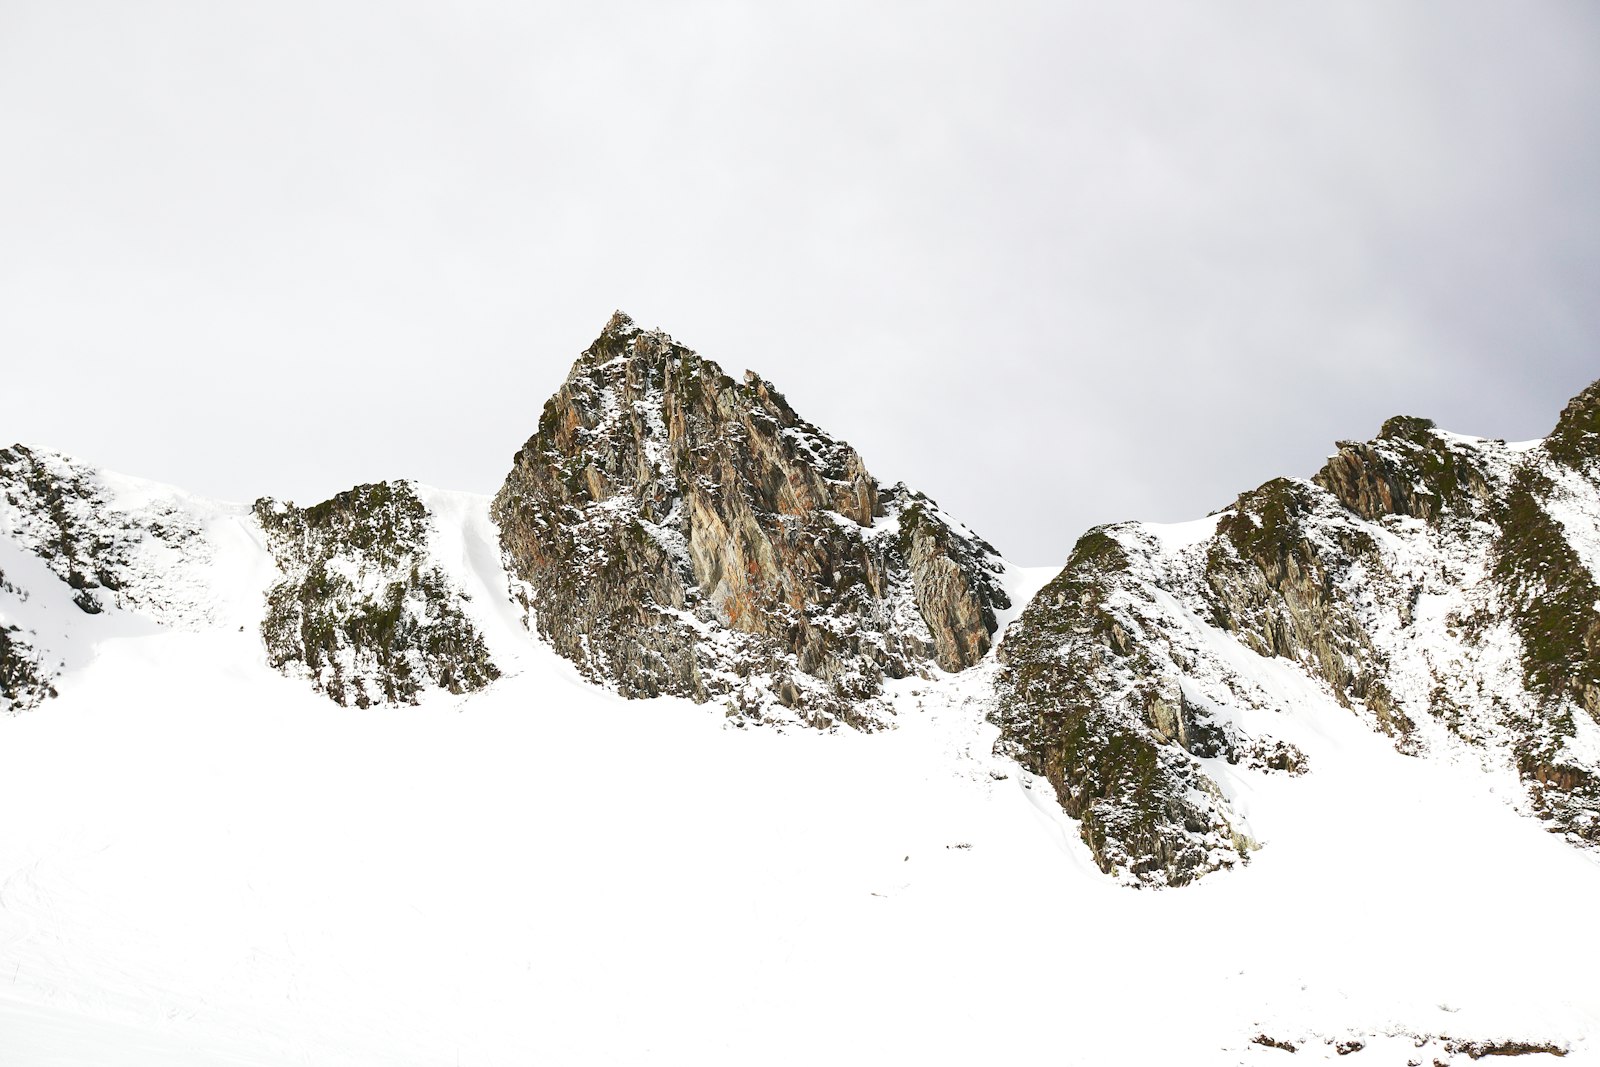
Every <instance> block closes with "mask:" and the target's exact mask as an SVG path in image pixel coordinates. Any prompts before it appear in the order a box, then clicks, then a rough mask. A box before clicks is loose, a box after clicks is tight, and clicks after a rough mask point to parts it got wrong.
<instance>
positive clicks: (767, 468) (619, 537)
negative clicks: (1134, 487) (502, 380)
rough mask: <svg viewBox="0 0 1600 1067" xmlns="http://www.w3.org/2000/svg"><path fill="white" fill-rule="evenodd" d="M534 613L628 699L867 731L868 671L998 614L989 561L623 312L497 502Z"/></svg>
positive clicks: (933, 516)
mask: <svg viewBox="0 0 1600 1067" xmlns="http://www.w3.org/2000/svg"><path fill="white" fill-rule="evenodd" d="M495 516H496V519H497V520H498V522H499V523H500V527H501V531H502V541H501V544H502V548H503V550H504V552H505V556H506V561H507V565H508V569H509V570H510V572H511V573H512V575H513V576H514V578H515V579H516V580H517V582H518V589H517V595H518V596H519V597H520V599H521V600H522V603H523V605H524V607H525V608H527V609H528V611H529V613H530V616H531V618H532V620H533V621H534V622H535V624H536V625H537V626H538V628H539V630H540V632H541V633H542V634H544V635H545V636H546V637H547V638H548V639H549V640H551V642H552V643H553V644H554V645H555V646H556V648H557V649H558V650H560V651H562V652H563V653H564V654H566V655H568V656H569V657H571V658H572V659H574V660H575V661H576V662H577V663H578V664H579V666H580V667H582V668H583V669H584V670H585V672H586V673H588V674H589V675H590V676H591V677H593V678H596V679H598V680H603V681H607V682H610V683H612V684H615V685H616V686H617V687H618V688H619V689H620V690H621V691H622V692H624V693H626V694H628V695H639V696H645V695H655V694H657V693H676V694H680V695H685V696H689V697H692V698H694V699H696V700H709V699H712V698H713V697H725V698H727V700H728V701H729V704H730V707H732V708H734V709H736V710H737V711H738V712H740V713H745V714H750V715H754V716H757V717H765V716H768V715H771V714H774V713H776V712H775V710H774V709H776V708H780V707H781V708H785V709H788V712H789V713H793V714H794V715H796V716H798V717H799V718H801V719H803V720H806V721H816V722H821V723H831V722H833V721H837V720H844V721H849V722H855V723H857V724H861V725H865V724H868V723H870V722H872V721H874V720H875V719H876V717H877V716H878V714H879V711H881V710H882V709H881V708H880V707H879V706H878V705H877V704H875V703H874V700H873V698H874V697H875V695H876V694H877V692H878V688H879V686H880V684H881V681H882V679H883V678H884V677H885V676H889V677H900V676H904V675H906V674H908V673H915V672H918V671H922V670H926V669H928V668H929V667H932V666H938V667H942V668H944V669H946V670H959V669H961V668H964V667H967V666H970V665H971V664H972V663H974V662H976V660H977V659H978V658H979V657H981V656H982V655H983V653H984V652H986V651H987V649H988V647H989V643H990V640H991V635H992V634H993V632H994V629H995V621H994V609H995V608H996V607H998V606H1004V604H1005V603H1006V600H1005V594H1004V593H1003V592H1002V590H1001V588H1000V583H999V578H998V576H999V574H1000V571H1001V566H1002V565H1001V563H1000V561H999V559H998V557H997V556H996V554H995V553H994V550H993V549H992V548H991V547H990V546H989V545H988V544H987V543H986V542H983V541H982V540H981V539H979V538H977V537H976V536H975V535H973V534H972V533H971V532H970V531H968V530H966V529H965V528H964V527H960V526H959V524H955V523H953V522H951V521H950V520H948V519H947V518H946V517H945V516H944V515H943V514H942V513H941V512H940V511H939V510H938V508H937V507H936V506H934V505H933V504H932V502H931V501H927V500H926V499H925V498H922V497H920V496H919V495H918V494H914V493H911V492H910V491H909V490H906V489H904V488H903V487H895V488H893V489H889V490H884V489H881V488H880V487H879V485H878V483H877V481H876V480H875V479H873V477H872V476H871V475H870V474H869V473H868V471H867V468H866V465H865V463H864V462H863V461H862V459H861V457H860V455H859V454H858V453H857V452H856V451H855V450H854V449H853V448H851V447H850V446H849V445H848V444H846V443H845V442H843V441H841V440H838V439H836V438H834V437H832V436H830V435H828V434H827V433H824V432H823V431H822V430H820V429H819V428H817V427H816V426H814V425H812V424H811V423H809V422H807V421H806V420H805V419H803V418H801V417H800V415H799V414H798V413H796V412H795V410H794V408H793V407H792V406H791V405H790V404H789V402H788V401H787V400H786V399H785V398H784V396H783V394H782V393H780V392H779V391H778V390H777V388H776V387H775V386H773V385H772V384H771V383H770V382H768V381H766V380H765V379H764V378H762V377H761V376H760V375H758V374H756V373H754V372H747V373H746V374H745V375H744V377H743V380H742V381H735V380H734V379H733V378H731V377H730V376H728V375H727V374H725V373H723V371H722V369H721V367H719V366H718V365H717V364H716V363H714V362H712V361H710V360H707V359H703V358H702V357H700V356H699V355H697V354H696V353H694V352H693V351H691V350H690V349H688V348H685V347H684V346H682V345H680V344H678V343H677V342H676V341H674V340H673V339H672V338H671V337H669V336H668V335H666V334H664V333H661V332H659V331H646V330H641V329H639V328H638V327H637V326H636V325H635V324H634V323H633V322H632V320H631V319H628V318H627V316H625V315H623V314H621V313H620V312H619V313H617V314H615V315H613V316H612V318H611V320H610V321H609V322H608V323H607V324H606V328H605V330H604V331H603V332H602V333H601V334H600V336H599V337H598V338H597V339H596V340H595V342H594V343H593V344H592V345H591V346H590V347H589V348H588V349H587V350H586V351H585V352H584V353H583V354H582V355H581V356H579V358H578V360H577V361H576V362H575V363H574V364H573V367H572V371H571V373H570V374H569V375H568V376H567V379H566V381H565V383H564V384H563V385H562V386H561V388H560V389H559V390H558V391H557V392H556V394H555V395H554V396H552V397H551V398H550V400H549V401H548V402H546V404H545V406H544V409H543V412H542V414H541V416H540V419H539V425H538V429H537V431H536V432H535V434H534V435H533V437H532V438H530V439H529V441H528V442H527V444H526V445H524V446H523V448H522V449H521V450H520V451H518V453H517V454H516V456H515V457H514V459H513V466H512V471H511V473H510V474H509V475H508V476H507V479H506V482H505V484H504V485H503V486H502V488H501V490H500V492H499V494H498V495H497V496H496V499H495Z"/></svg>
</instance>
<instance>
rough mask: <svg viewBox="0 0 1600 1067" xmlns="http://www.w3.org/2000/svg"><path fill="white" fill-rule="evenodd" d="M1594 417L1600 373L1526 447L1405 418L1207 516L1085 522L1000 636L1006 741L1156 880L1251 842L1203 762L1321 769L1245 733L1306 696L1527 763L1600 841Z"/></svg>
mask: <svg viewBox="0 0 1600 1067" xmlns="http://www.w3.org/2000/svg"><path fill="white" fill-rule="evenodd" d="M1597 412H1600V383H1597V385H1595V386H1591V387H1590V388H1589V389H1588V390H1586V391H1585V392H1584V393H1583V394H1581V395H1580V396H1579V397H1578V398H1577V399H1575V400H1574V401H1573V402H1572V404H1570V405H1568V407H1567V409H1566V411H1565V412H1563V414H1562V417H1561V421H1560V423H1559V424H1558V425H1557V427H1556V430H1555V431H1554V432H1553V433H1552V434H1551V436H1550V437H1549V438H1548V439H1547V440H1546V441H1544V442H1542V443H1539V444H1536V445H1534V446H1521V447H1518V446H1507V445H1506V444H1505V443H1504V442H1498V441H1486V440H1481V439H1476V438H1466V437H1461V436H1458V435H1454V434H1448V433H1444V432H1441V431H1438V430H1437V429H1435V428H1434V426H1433V424H1432V423H1429V422H1427V421H1425V420H1421V419H1412V418H1396V419H1391V420H1389V421H1388V422H1387V423H1385V424H1384V427H1383V429H1382V431H1381V432H1380V434H1379V436H1378V437H1377V438H1376V439H1375V440H1373V441H1370V442H1366V443H1355V442H1341V443H1340V445H1339V450H1338V452H1337V454H1335V455H1334V456H1333V457H1332V458H1331V459H1330V460H1329V461H1328V463H1327V465H1326V466H1325V467H1324V468H1323V469H1322V470H1321V471H1319V472H1318V473H1317V474H1316V475H1315V476H1314V477H1313V478H1312V479H1310V480H1309V481H1299V480H1288V479H1278V480H1275V481H1272V482H1268V483H1267V484H1265V485H1263V486H1261V487H1260V488H1259V489H1256V490H1253V491H1252V492H1249V493H1245V494H1244V495H1242V496H1240V497H1239V499H1238V500H1237V501H1236V502H1235V503H1234V504H1232V505H1231V506H1230V507H1228V508H1227V509H1225V510H1224V511H1222V512H1221V513H1219V514H1218V515H1216V516H1213V517H1212V518H1211V519H1209V520H1205V521H1202V522H1200V523H1196V524H1188V525H1187V526H1186V527H1178V528H1163V527H1155V526H1146V525H1141V524H1137V523H1128V524H1122V525H1118V526H1113V527H1107V528H1102V529H1099V530H1095V531H1091V532H1090V533H1089V534H1087V535H1085V537H1084V538H1083V539H1082V540H1081V541H1080V542H1079V543H1078V546H1077V548H1076V549H1075V550H1074V552H1073V555H1072V558H1071V559H1070V560H1069V561H1068V564H1067V567H1066V569H1065V570H1063V571H1062V573H1061V574H1060V575H1059V576H1058V577H1057V578H1056V579H1055V580H1054V581H1053V582H1051V584H1050V585H1049V586H1047V587H1046V588H1045V590H1044V591H1043V592H1041V593H1040V594H1039V596H1038V597H1036V598H1035V599H1034V601H1033V602H1032V603H1031V604H1029V606H1028V608H1027V609H1026V610H1025V611H1024V612H1023V614H1022V616H1021V618H1020V619H1019V620H1018V622H1017V623H1016V624H1015V625H1014V626H1013V627H1012V629H1011V630H1010V631H1009V633H1008V634H1007V636H1006V639H1005V642H1004V644H1003V646H1002V647H1001V649H1000V653H999V658H1000V660H1001V662H1002V664H1003V666H1002V668H1001V670H1000V672H999V675H998V679H997V683H996V691H997V710H996V712H995V715H994V719H995V721H996V722H997V724H998V725H999V726H1000V727H1001V731H1002V733H1001V738H1000V741H999V742H998V745H997V747H998V749H999V750H1000V751H1001V752H1003V753H1005V754H1008V755H1011V756H1014V757H1015V758H1017V759H1018V760H1019V761H1021V762H1022V763H1023V764H1024V765H1025V766H1027V767H1029V768H1030V769H1031V770H1034V771H1035V772H1037V773H1039V774H1042V775H1044V776H1045V777H1046V778H1048V779H1049V780H1050V781H1051V783H1052V784H1053V785H1054V786H1055V789H1056V791H1057V794H1058V796H1059V797H1060V798H1061V802H1062V804H1063V806H1064V807H1065V808H1066V809H1067V811H1068V812H1069V813H1071V814H1073V815H1075V816H1077V817H1078V818H1080V819H1082V821H1083V835H1084V839H1085V840H1086V841H1087V842H1088V843H1089V845H1090V847H1091V849H1093V851H1094V853H1095V856H1096V858H1097V860H1098V861H1099V862H1100V864H1101V866H1102V867H1103V868H1105V869H1106V870H1107V871H1112V872H1117V873H1119V874H1121V875H1123V876H1124V877H1126V878H1128V879H1130V880H1132V881H1136V882H1139V883H1142V884H1182V883H1184V882H1187V881H1189V880H1191V879H1193V878H1194V877H1196V876H1198V875H1201V874H1204V873H1205V872H1207V871H1209V870H1213V869H1216V868H1219V867H1225V866H1228V865H1230V864H1233V863H1237V862H1240V861H1241V860H1242V859H1244V858H1245V856H1246V855H1247V850H1248V849H1249V848H1250V847H1251V844H1250V841H1249V838H1248V828H1247V826H1245V825H1244V823H1243V821H1242V820H1241V819H1240V817H1239V816H1238V814H1237V813H1236V812H1235V811H1234V809H1233V808H1232V806H1231V805H1230V804H1229V803H1228V802H1227V800H1226V799H1225V796H1224V790H1222V789H1221V788H1219V787H1218V786H1217V785H1216V783H1215V782H1214V781H1213V776H1214V774H1215V773H1217V772H1215V771H1213V772H1212V774H1211V775H1208V774H1207V772H1206V769H1205V767H1204V766H1203V765H1202V763H1201V760H1204V759H1211V758H1216V757H1221V758H1222V759H1224V760H1226V761H1228V763H1234V764H1244V765H1245V766H1255V767H1257V768H1260V769H1277V770H1286V771H1290V772H1298V771H1301V770H1304V769H1305V761H1304V759H1303V758H1302V757H1301V755H1300V754H1299V753H1298V752H1297V751H1295V750H1294V749H1293V748H1292V747H1291V746H1287V745H1285V744H1283V743H1282V742H1278V741H1275V740H1274V739H1272V738H1270V737H1267V736H1259V735H1257V736H1252V735H1251V734H1249V733H1248V732H1247V731H1245V730H1244V729H1243V727H1242V726H1241V725H1240V723H1241V721H1242V719H1244V718H1246V717H1248V716H1247V715H1246V713H1249V712H1261V711H1267V712H1270V711H1273V710H1275V709H1281V708H1283V707H1285V706H1287V705H1288V704H1290V703H1298V704H1308V703H1309V704H1320V705H1321V706H1324V707H1329V708H1335V709H1336V708H1337V706H1339V705H1342V706H1343V707H1344V708H1347V709H1349V710H1350V711H1352V712H1354V713H1356V714H1358V715H1360V716H1362V717H1363V718H1364V719H1365V720H1366V721H1367V722H1368V723H1369V724H1370V725H1371V726H1372V727H1373V728H1374V729H1376V730H1379V731H1382V732H1383V733H1385V734H1387V735H1389V736H1391V737H1393V738H1394V740H1395V744H1396V745H1397V747H1399V748H1400V750H1401V751H1402V752H1407V753H1410V754H1416V755H1427V754H1429V753H1432V752H1452V753H1456V754H1458V755H1459V754H1462V753H1465V754H1466V755H1467V756H1468V757H1469V758H1476V759H1478V760H1481V761H1482V762H1483V763H1484V764H1485V765H1486V766H1489V767H1492V768H1501V769H1503V770H1504V772H1505V773H1507V774H1515V775H1517V776H1519V777H1520V779H1521V781H1522V782H1523V785H1524V787H1525V789H1526V791H1527V802H1526V806H1527V808H1528V809H1529V810H1531V811H1533V812H1536V813H1537V814H1539V815H1540V816H1541V817H1543V818H1545V819H1546V820H1548V823H1549V825H1550V827H1551V829H1553V830H1555V831H1558V832H1561V833H1564V834H1566V835H1567V836H1568V837H1569V838H1570V839H1572V840H1573V841H1575V842H1578V843H1587V844H1595V843H1600V612H1597V609H1596V604H1597V603H1600V587H1597V584H1596V581H1597V575H1600V414H1597ZM1262 658H1265V659H1266V660H1268V661H1271V662H1274V663H1281V664H1282V665H1283V666H1282V667H1272V668H1267V667H1263V666H1261V665H1260V663H1261V660H1262ZM1285 668H1288V669H1287V670H1286V669H1285ZM1254 721H1257V722H1259V721H1261V717H1260V716H1259V715H1257V716H1255V720H1254ZM1258 734H1259V732H1258ZM1213 766H1216V765H1213Z"/></svg>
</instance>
